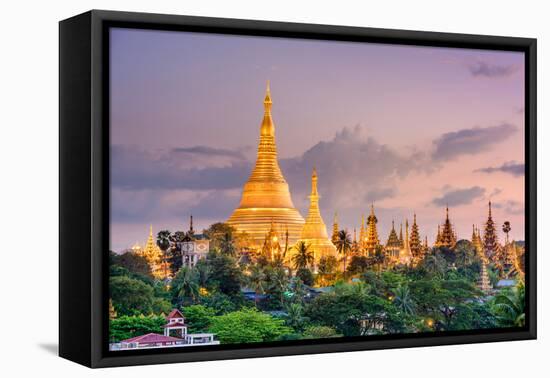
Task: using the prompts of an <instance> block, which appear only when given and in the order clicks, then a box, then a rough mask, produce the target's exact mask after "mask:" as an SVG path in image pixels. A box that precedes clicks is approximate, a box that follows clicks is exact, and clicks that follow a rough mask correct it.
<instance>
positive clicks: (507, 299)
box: [494, 282, 525, 327]
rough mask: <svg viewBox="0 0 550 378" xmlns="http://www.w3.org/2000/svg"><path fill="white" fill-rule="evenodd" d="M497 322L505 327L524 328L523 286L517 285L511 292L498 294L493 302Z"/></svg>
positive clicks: (521, 284)
mask: <svg viewBox="0 0 550 378" xmlns="http://www.w3.org/2000/svg"><path fill="white" fill-rule="evenodd" d="M494 307H495V312H496V313H497V320H498V322H499V323H501V324H502V325H503V326H505V327H509V326H516V327H523V326H525V286H524V285H523V283H521V282H520V283H519V284H518V286H517V287H515V288H514V289H513V290H510V291H507V292H501V293H499V294H498V295H497V296H496V298H495V302H494Z"/></svg>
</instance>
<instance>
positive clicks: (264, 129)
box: [260, 80, 275, 137]
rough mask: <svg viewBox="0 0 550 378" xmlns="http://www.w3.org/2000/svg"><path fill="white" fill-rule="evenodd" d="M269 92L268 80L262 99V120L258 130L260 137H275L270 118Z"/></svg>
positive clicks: (270, 103)
mask: <svg viewBox="0 0 550 378" xmlns="http://www.w3.org/2000/svg"><path fill="white" fill-rule="evenodd" d="M272 104H273V102H272V101H271V90H270V88H269V80H268V81H267V88H266V90H265V98H264V119H263V120H262V126H261V128H260V136H267V137H275V124H274V123H273V119H272V118H271V106H272Z"/></svg>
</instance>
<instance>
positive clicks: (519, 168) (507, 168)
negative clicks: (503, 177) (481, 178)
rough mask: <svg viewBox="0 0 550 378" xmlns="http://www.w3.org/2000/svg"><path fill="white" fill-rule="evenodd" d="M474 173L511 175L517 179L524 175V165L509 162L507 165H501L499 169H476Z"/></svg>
mask: <svg viewBox="0 0 550 378" xmlns="http://www.w3.org/2000/svg"><path fill="white" fill-rule="evenodd" d="M475 172H481V173H496V172H502V173H508V174H511V175H512V176H516V177H519V176H523V175H525V164H522V163H517V162H514V161H509V162H507V163H504V164H502V165H501V166H499V167H487V168H480V169H476V170H475Z"/></svg>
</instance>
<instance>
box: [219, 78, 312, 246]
mask: <svg viewBox="0 0 550 378" xmlns="http://www.w3.org/2000/svg"><path fill="white" fill-rule="evenodd" d="M271 105H272V101H271V93H270V89H269V82H268V83H267V90H266V95H265V99H264V117H263V121H262V124H261V127H260V142H259V146H258V157H257V159H256V165H255V166H254V169H253V170H252V173H251V175H250V177H249V179H248V181H247V182H246V184H245V185H244V188H243V192H242V197H241V202H240V204H239V207H238V208H237V209H235V211H234V212H233V214H232V215H231V216H230V217H229V219H228V220H227V223H228V224H229V225H231V226H233V227H235V228H236V229H237V230H238V231H241V232H246V233H247V234H248V235H249V236H250V240H251V243H252V246H253V247H255V248H260V247H261V246H262V244H263V242H264V239H265V236H266V234H267V233H268V232H269V230H270V228H271V223H272V222H273V223H274V225H277V226H279V227H283V228H286V229H288V238H289V243H290V244H291V245H292V244H294V243H296V242H297V241H298V239H299V238H300V233H301V231H302V227H303V225H304V218H303V217H302V215H301V214H300V212H299V211H298V210H297V209H296V208H295V207H294V204H293V203H292V198H291V196H290V191H289V188H288V183H287V182H286V180H285V178H284V177H283V174H282V172H281V169H280V168H279V163H278V161H277V146H276V144H275V124H274V123H273V119H272V117H271Z"/></svg>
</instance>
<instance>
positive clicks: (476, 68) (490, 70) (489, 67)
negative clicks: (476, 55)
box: [467, 60, 519, 78]
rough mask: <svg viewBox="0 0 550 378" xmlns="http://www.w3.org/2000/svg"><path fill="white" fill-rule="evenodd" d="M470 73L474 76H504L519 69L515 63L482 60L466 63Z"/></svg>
mask: <svg viewBox="0 0 550 378" xmlns="http://www.w3.org/2000/svg"><path fill="white" fill-rule="evenodd" d="M467 67H468V70H469V71H470V74H471V75H472V76H474V77H489V78H496V77H506V76H510V75H512V74H514V73H516V72H517V71H518V69H519V67H518V66H516V65H498V64H490V63H487V62H484V61H482V60H478V61H477V62H474V63H470V64H468V65H467Z"/></svg>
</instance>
